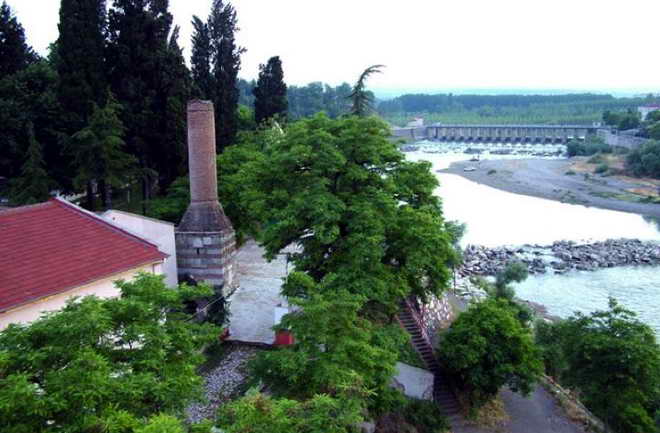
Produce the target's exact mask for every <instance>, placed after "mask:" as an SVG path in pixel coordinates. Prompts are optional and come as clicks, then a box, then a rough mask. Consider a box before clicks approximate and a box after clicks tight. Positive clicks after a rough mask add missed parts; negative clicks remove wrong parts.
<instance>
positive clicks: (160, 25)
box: [108, 0, 188, 200]
mask: <svg viewBox="0 0 660 433" xmlns="http://www.w3.org/2000/svg"><path fill="white" fill-rule="evenodd" d="M168 9H169V2H168V0H114V2H113V8H112V9H111V10H110V12H109V19H108V30H109V46H108V63H109V65H110V66H111V71H110V82H111V87H112V90H113V93H114V94H115V95H116V96H117V99H118V100H119V101H121V103H122V104H123V106H124V112H123V116H122V120H123V122H124V125H125V126H126V129H127V133H126V141H127V147H128V149H129V151H130V152H131V153H133V154H134V155H136V156H137V157H138V160H139V164H140V167H141V169H142V173H143V177H142V184H143V195H144V198H145V199H146V200H148V199H149V198H150V197H151V194H152V191H153V187H154V185H155V184H156V181H158V182H157V183H158V186H159V188H160V190H161V191H162V190H164V189H166V188H167V186H168V185H169V183H171V182H172V181H173V180H174V178H175V176H174V174H173V173H177V172H178V170H179V169H178V168H177V167H181V165H182V164H181V158H182V156H181V153H182V152H181V151H180V149H181V148H182V146H184V143H183V141H182V140H183V139H182V138H181V137H180V134H179V140H180V141H176V142H175V141H172V140H165V141H164V140H163V129H162V128H163V127H164V126H165V125H168V124H169V123H170V122H172V117H175V120H174V122H175V123H176V124H177V125H181V124H182V122H185V99H187V97H188V95H186V94H185V92H180V83H178V82H177V79H172V77H175V76H177V75H179V76H183V75H185V76H187V75H188V71H187V68H186V67H185V64H183V58H182V56H180V53H176V50H172V49H171V48H172V44H171V43H170V42H171V39H170V32H171V30H172V15H171V14H170V13H169V11H168ZM175 39H176V38H175ZM172 71H174V72H172ZM184 71H185V72H184ZM184 78H185V77H184ZM174 95H178V96H176V97H178V98H180V99H183V100H184V101H183V102H181V101H179V102H178V103H177V104H174V103H173V101H172V100H171V98H174V97H175V96H174ZM173 107H176V108H173ZM172 109H174V110H175V112H171V111H169V110H172ZM173 155H174V156H175V157H174V159H175V160H174V161H173Z"/></svg>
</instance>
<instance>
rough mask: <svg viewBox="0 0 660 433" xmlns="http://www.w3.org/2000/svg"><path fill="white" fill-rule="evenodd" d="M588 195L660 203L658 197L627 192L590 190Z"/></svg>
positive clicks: (631, 201) (632, 201)
mask: <svg viewBox="0 0 660 433" xmlns="http://www.w3.org/2000/svg"><path fill="white" fill-rule="evenodd" d="M589 195H592V196H594V197H600V198H606V199H613V200H621V201H627V202H630V203H660V199H656V198H653V197H649V196H643V195H639V194H631V193H629V192H610V191H590V192H589Z"/></svg>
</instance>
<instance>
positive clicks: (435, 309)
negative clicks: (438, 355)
mask: <svg viewBox="0 0 660 433" xmlns="http://www.w3.org/2000/svg"><path fill="white" fill-rule="evenodd" d="M421 310H422V311H421V314H420V316H421V321H422V326H423V327H424V329H425V330H426V334H427V335H428V336H429V338H430V339H431V342H433V343H435V340H436V337H437V334H438V331H439V330H440V329H444V328H446V327H448V326H449V324H450V323H451V322H452V321H453V320H454V311H453V309H452V307H451V304H450V303H449V299H448V298H447V295H446V294H445V295H443V296H441V297H437V296H433V297H431V298H430V299H429V302H427V303H426V304H425V305H423V306H422V307H421Z"/></svg>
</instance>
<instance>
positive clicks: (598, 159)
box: [587, 153, 607, 164]
mask: <svg viewBox="0 0 660 433" xmlns="http://www.w3.org/2000/svg"><path fill="white" fill-rule="evenodd" d="M587 162H588V163H589V164H603V163H605V162H607V161H606V160H605V158H604V157H603V154H602V153H597V154H595V155H594V156H592V157H591V158H589V159H588V160H587Z"/></svg>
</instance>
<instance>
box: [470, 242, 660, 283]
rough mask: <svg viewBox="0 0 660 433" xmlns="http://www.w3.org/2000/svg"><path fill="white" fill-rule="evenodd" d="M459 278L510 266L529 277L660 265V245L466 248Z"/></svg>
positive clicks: (622, 243) (564, 244) (566, 243)
mask: <svg viewBox="0 0 660 433" xmlns="http://www.w3.org/2000/svg"><path fill="white" fill-rule="evenodd" d="M463 259H464V262H463V266H462V267H461V268H460V269H459V275H461V276H470V275H495V274H497V273H498V272H500V271H501V270H503V269H504V268H505V267H506V265H507V264H508V263H509V262H512V261H520V262H523V263H525V264H526V265H527V268H528V270H529V272H530V274H543V273H546V272H548V271H553V272H554V273H558V274H563V273H566V272H568V271H570V270H573V269H575V270H581V271H594V270H597V269H600V268H612V267H615V266H641V265H647V266H648V265H660V244H658V243H657V242H642V241H640V240H638V239H609V240H606V241H603V242H594V243H590V244H578V243H575V242H572V241H557V242H554V243H553V244H552V245H546V246H542V245H523V246H522V247H518V248H511V247H498V248H486V247H483V246H478V245H468V246H467V248H465V251H464V252H463Z"/></svg>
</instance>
